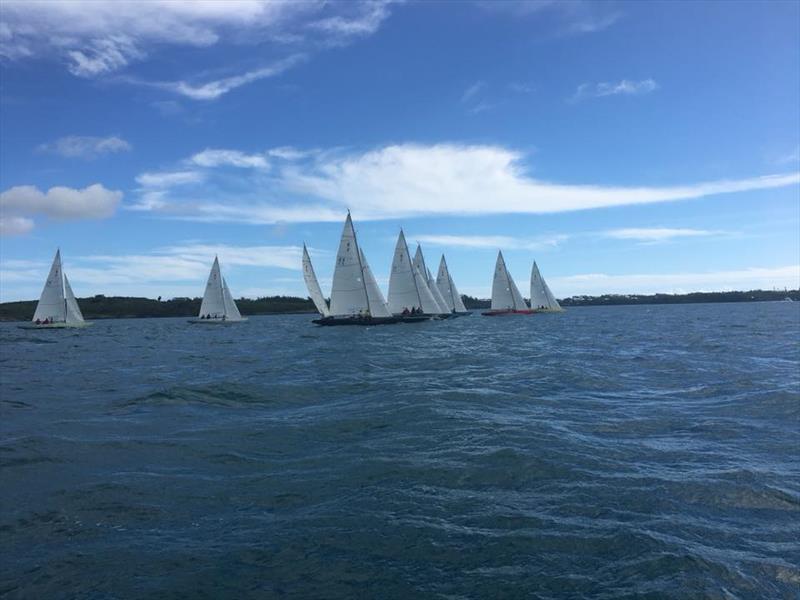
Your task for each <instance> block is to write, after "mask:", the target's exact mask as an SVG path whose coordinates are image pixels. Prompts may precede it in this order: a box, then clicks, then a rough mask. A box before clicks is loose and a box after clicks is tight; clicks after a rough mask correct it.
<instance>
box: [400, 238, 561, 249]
mask: <svg viewBox="0 0 800 600" xmlns="http://www.w3.org/2000/svg"><path fill="white" fill-rule="evenodd" d="M407 237H408V239H409V240H414V241H417V242H420V243H423V244H430V245H432V246H445V247H453V248H487V249H491V250H498V249H502V250H542V249H544V248H554V247H556V246H558V245H559V244H561V243H562V242H564V241H566V240H567V239H568V238H569V236H568V235H564V234H556V235H548V236H539V237H533V238H519V237H512V236H505V235H437V234H421V235H408V236H407Z"/></svg>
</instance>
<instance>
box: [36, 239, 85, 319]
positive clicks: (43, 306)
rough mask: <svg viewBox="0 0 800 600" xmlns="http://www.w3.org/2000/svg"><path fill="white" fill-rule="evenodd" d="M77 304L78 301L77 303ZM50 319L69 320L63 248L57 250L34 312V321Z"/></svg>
mask: <svg viewBox="0 0 800 600" xmlns="http://www.w3.org/2000/svg"><path fill="white" fill-rule="evenodd" d="M76 306H77V303H76ZM45 319H46V320H48V321H50V322H54V323H65V322H66V320H67V303H66V298H65V296H64V275H63V273H62V271H61V250H57V251H56V256H55V258H54V259H53V265H52V266H51V267H50V274H49V275H48V276H47V281H46V282H45V284H44V289H43V290H42V295H41V296H39V303H38V304H37V305H36V312H34V313H33V320H34V321H44V320H45Z"/></svg>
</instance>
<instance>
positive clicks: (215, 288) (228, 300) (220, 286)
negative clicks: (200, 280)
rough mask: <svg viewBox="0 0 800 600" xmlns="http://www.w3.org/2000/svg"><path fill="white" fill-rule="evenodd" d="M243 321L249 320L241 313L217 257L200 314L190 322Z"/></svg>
mask: <svg viewBox="0 0 800 600" xmlns="http://www.w3.org/2000/svg"><path fill="white" fill-rule="evenodd" d="M242 321H247V319H246V318H245V317H243V316H242V315H241V313H240V312H239V308H238V307H237V306H236V302H235V301H234V300H233V296H232V295H231V290H230V289H229V288H228V283H227V282H226V281H225V278H224V277H223V276H222V273H220V270H219V258H217V257H216V256H215V257H214V264H213V265H211V273H209V274H208V281H207V282H206V293H205V294H203V302H202V304H200V314H199V315H198V316H197V318H195V319H189V322H190V323H202V324H208V325H216V324H220V323H241V322H242Z"/></svg>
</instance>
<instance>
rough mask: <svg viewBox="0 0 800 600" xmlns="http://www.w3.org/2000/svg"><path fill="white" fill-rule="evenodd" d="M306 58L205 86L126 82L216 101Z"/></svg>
mask: <svg viewBox="0 0 800 600" xmlns="http://www.w3.org/2000/svg"><path fill="white" fill-rule="evenodd" d="M306 58H307V55H305V54H293V55H291V56H288V57H287V58H284V59H281V60H279V61H276V62H274V63H272V64H270V65H267V66H265V67H261V68H259V69H254V70H252V71H247V72H245V73H242V74H241V75H234V76H232V77H224V78H222V79H216V80H213V81H209V82H206V83H203V84H194V83H190V82H188V81H142V80H139V79H133V78H128V79H126V80H125V81H128V82H130V83H136V84H140V85H145V86H150V87H156V88H160V89H163V90H166V91H169V92H173V93H175V94H179V95H181V96H185V97H187V98H191V99H192V100H216V99H217V98H219V97H220V96H222V95H224V94H227V93H228V92H230V91H231V90H235V89H236V88H238V87H241V86H243V85H246V84H248V83H253V82H254V81H258V80H259V79H267V78H270V77H275V76H277V75H280V74H281V73H284V72H285V71H287V70H288V69H290V68H292V67H294V66H296V65H298V64H300V63H301V62H303V61H304V60H306Z"/></svg>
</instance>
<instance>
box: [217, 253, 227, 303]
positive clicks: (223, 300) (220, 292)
mask: <svg viewBox="0 0 800 600" xmlns="http://www.w3.org/2000/svg"><path fill="white" fill-rule="evenodd" d="M214 262H215V263H216V265H217V277H219V295H220V296H221V297H222V316H223V317H227V316H228V309H227V308H226V306H225V290H224V289H223V285H222V271H221V269H220V268H219V257H218V256H217V255H216V254H215V255H214Z"/></svg>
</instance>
